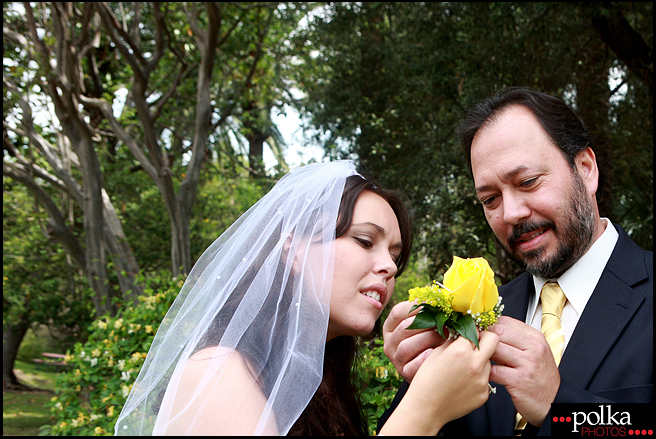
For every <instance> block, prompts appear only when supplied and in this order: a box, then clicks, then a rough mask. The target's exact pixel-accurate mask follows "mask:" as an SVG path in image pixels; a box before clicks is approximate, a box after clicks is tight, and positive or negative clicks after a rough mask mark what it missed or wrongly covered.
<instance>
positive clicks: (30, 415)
mask: <svg viewBox="0 0 656 439" xmlns="http://www.w3.org/2000/svg"><path fill="white" fill-rule="evenodd" d="M14 373H15V374H16V376H17V377H18V380H19V381H20V382H21V384H25V385H27V386H30V387H32V388H37V389H42V390H43V391H42V392H2V435H3V436H38V434H39V433H40V430H39V427H41V426H42V425H48V424H50V411H49V409H48V408H47V407H45V403H46V402H47V401H48V400H50V398H52V396H53V395H52V393H51V392H52V390H53V389H54V388H55V381H56V380H57V375H58V374H57V373H56V372H52V371H47V370H41V369H39V368H37V367H36V366H35V365H34V364H29V363H24V362H21V361H16V364H15V365H14Z"/></svg>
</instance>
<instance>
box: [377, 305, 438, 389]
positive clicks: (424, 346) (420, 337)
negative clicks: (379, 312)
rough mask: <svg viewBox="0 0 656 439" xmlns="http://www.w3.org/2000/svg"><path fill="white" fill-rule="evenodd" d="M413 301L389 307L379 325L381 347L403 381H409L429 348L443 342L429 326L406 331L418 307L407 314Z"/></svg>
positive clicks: (429, 350)
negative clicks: (381, 325)
mask: <svg viewBox="0 0 656 439" xmlns="http://www.w3.org/2000/svg"><path fill="white" fill-rule="evenodd" d="M413 305H414V303H411V302H401V303H399V304H397V305H396V306H394V308H392V311H391V312H390V314H389V316H388V317H387V320H385V323H384V324H383V339H384V341H385V344H384V347H383V350H384V352H385V355H387V358H389V359H390V360H391V361H392V364H393V365H394V367H395V368H396V370H397V371H398V372H399V375H401V376H402V377H403V378H404V379H405V380H406V381H408V382H411V381H412V379H413V378H414V376H415V374H416V373H417V370H419V366H421V364H422V363H423V362H424V360H425V359H426V357H428V355H430V353H431V352H432V350H433V348H436V347H437V346H439V345H441V344H442V343H444V341H445V340H444V338H443V337H441V336H440V335H439V334H438V333H437V332H436V331H435V330H434V329H433V328H430V329H412V330H407V329H405V328H407V327H408V326H410V324H411V323H412V321H413V320H414V318H415V315H416V314H417V313H418V312H419V310H418V309H417V310H415V311H413V312H412V313H410V308H412V306H413Z"/></svg>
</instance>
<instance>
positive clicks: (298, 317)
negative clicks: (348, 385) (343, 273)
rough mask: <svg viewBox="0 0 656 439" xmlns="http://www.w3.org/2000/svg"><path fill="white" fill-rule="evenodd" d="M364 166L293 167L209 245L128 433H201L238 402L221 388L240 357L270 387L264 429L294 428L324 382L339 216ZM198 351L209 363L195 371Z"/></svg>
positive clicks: (124, 417) (134, 404)
mask: <svg viewBox="0 0 656 439" xmlns="http://www.w3.org/2000/svg"><path fill="white" fill-rule="evenodd" d="M354 174H356V172H355V168H354V165H353V163H352V162H351V161H336V162H331V163H326V164H313V165H308V166H304V167H302V168H298V169H296V170H294V171H292V172H290V173H289V174H287V175H285V176H284V177H283V178H282V179H281V180H280V181H279V182H278V183H277V184H276V185H275V186H274V188H273V189H272V190H271V191H270V192H269V193H268V194H267V195H265V196H264V197H263V198H262V199H261V200H260V201H258V202H257V203H256V204H255V205H254V206H253V207H252V208H251V209H249V210H248V211H247V212H246V213H245V214H244V215H242V216H241V217H240V218H239V219H238V220H237V221H236V222H235V223H234V224H233V225H232V226H231V227H230V228H229V229H228V230H227V231H226V232H225V233H223V234H222V235H221V236H220V237H219V238H218V239H217V240H216V241H215V242H214V243H213V244H212V245H211V246H210V247H209V248H208V249H207V250H206V251H205V252H204V253H203V255H202V256H201V257H200V259H199V260H198V262H197V263H196V265H195V266H194V268H193V269H192V271H191V273H190V274H189V277H188V278H187V280H186V282H185V284H184V286H183V287H182V290H181V291H180V294H179V295H178V297H177V298H176V300H175V302H174V303H173V305H172V306H171V308H170V309H169V311H168V312H167V314H166V316H165V317H164V320H163V321H162V323H161V326H160V328H159V330H158V331H157V335H156V336H155V339H154V341H153V344H152V346H151V348H150V351H149V352H148V356H147V358H146V361H145V363H144V365H143V368H142V370H141V372H140V373H139V376H138V377H137V380H136V382H135V383H134V385H133V387H132V391H131V392H130V395H129V396H128V399H127V401H126V403H125V406H124V407H123V410H122V412H121V414H120V416H119V418H118V421H117V423H116V427H115V433H116V434H117V435H131V436H134V435H150V434H164V433H171V432H172V431H173V432H175V434H193V433H194V431H197V430H195V427H196V426H197V425H198V424H199V423H203V422H205V423H207V421H208V417H210V418H211V417H212V416H213V414H214V415H216V414H219V413H222V412H221V411H222V409H223V410H225V407H229V406H230V405H231V404H238V403H239V401H240V398H242V397H243V392H241V393H240V391H238V390H236V389H226V388H225V387H226V386H225V385H223V386H221V388H218V387H216V388H215V387H214V386H215V385H216V382H217V376H216V375H217V374H220V373H224V371H225V368H224V367H223V368H222V365H224V364H225V363H224V362H225V361H227V360H228V359H229V358H230V357H231V356H232V355H238V356H240V358H243V359H245V363H246V364H247V365H248V369H249V370H250V373H251V375H252V377H253V379H254V381H255V382H256V383H257V385H258V392H261V396H262V400H263V404H262V406H261V408H259V409H257V412H258V413H259V422H258V423H257V426H256V427H255V430H254V434H263V433H265V434H266V433H270V432H271V429H270V428H271V427H272V426H273V427H274V428H275V430H274V431H275V432H277V433H279V434H283V435H284V434H286V433H287V432H288V431H289V429H290V427H291V426H292V425H293V424H294V422H295V421H296V419H297V418H298V417H299V416H300V414H301V413H302V411H303V410H304V409H305V407H306V405H307V404H308V402H309V401H310V399H311V398H312V395H314V393H315V391H316V390H317V388H318V386H319V383H320V382H321V378H322V370H323V356H324V347H325V343H326V333H327V327H328V316H329V304H330V288H331V282H332V270H333V259H334V254H333V253H334V251H333V249H334V247H333V246H334V244H333V243H334V239H335V225H336V222H337V214H338V209H339V205H340V201H341V197H342V192H343V189H344V184H345V181H346V178H347V177H349V176H350V175H354ZM199 351H200V353H199ZM235 353H238V354H235ZM192 356H194V357H193V358H192V360H191V361H194V359H195V358H202V360H203V361H204V363H203V364H206V365H208V367H206V368H204V369H203V370H204V372H202V373H199V374H198V375H199V376H196V377H195V378H194V379H193V380H191V381H190V380H188V379H187V380H184V379H183V378H181V377H182V376H183V375H184V374H183V373H182V371H183V370H184V369H185V366H186V365H187V364H189V361H190V360H189V359H190V357H192ZM190 383H191V384H190ZM181 394H184V395H185V397H184V398H181V397H180V395H181ZM176 395H178V398H176ZM174 401H175V403H174ZM181 401H182V402H181ZM217 402H218V403H217ZM181 404H182V405H181ZM222 404H225V406H221V405H222ZM232 422H235V423H238V422H240V420H239V419H238V418H237V417H235V418H234V419H233V421H232ZM174 426H175V429H173V430H172V429H171V428H172V427H174ZM229 427H231V426H230V425H226V424H225V423H224V424H223V425H217V426H216V432H215V434H221V433H222V431H223V430H224V429H227V428H229ZM167 428H168V429H169V430H168V431H167ZM225 431H227V430H225ZM224 434H225V433H224Z"/></svg>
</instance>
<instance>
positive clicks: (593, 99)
mask: <svg viewBox="0 0 656 439" xmlns="http://www.w3.org/2000/svg"><path fill="white" fill-rule="evenodd" d="M589 32H590V34H591V36H592V38H591V40H590V42H589V43H588V44H587V45H586V46H585V48H584V50H583V53H582V54H581V56H582V61H583V62H582V63H579V64H578V65H577V68H576V105H577V108H576V110H577V114H578V115H579V116H580V117H581V119H583V121H584V123H585V124H586V126H587V127H588V130H589V131H590V134H591V135H592V138H593V149H594V151H595V154H596V156H597V164H598V166H599V171H600V177H599V188H598V189H597V203H598V205H599V213H600V215H601V216H604V217H607V218H609V219H611V221H616V218H614V217H613V210H612V206H613V187H612V182H613V166H612V151H611V145H610V140H609V135H608V124H609V121H608V111H609V102H608V97H609V96H610V87H609V85H608V70H609V67H610V66H609V65H608V55H607V49H606V47H605V45H604V44H603V42H602V41H601V40H600V39H599V37H598V36H597V35H595V33H594V32H593V31H592V29H590V30H589Z"/></svg>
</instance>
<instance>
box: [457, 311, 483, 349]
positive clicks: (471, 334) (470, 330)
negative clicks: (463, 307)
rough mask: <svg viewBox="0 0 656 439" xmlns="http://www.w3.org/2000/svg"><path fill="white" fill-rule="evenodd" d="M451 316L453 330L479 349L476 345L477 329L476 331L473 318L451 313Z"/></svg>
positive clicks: (467, 315)
mask: <svg viewBox="0 0 656 439" xmlns="http://www.w3.org/2000/svg"><path fill="white" fill-rule="evenodd" d="M457 314H459V315H457ZM453 315H454V316H455V317H454V318H453V320H452V322H453V329H455V331H456V332H457V333H458V334H460V335H461V336H463V337H465V338H466V339H467V340H469V341H471V342H472V343H474V344H475V345H476V347H477V348H479V349H480V348H481V347H480V346H479V345H478V329H476V324H475V323H474V319H473V317H472V316H470V315H469V314H460V313H453Z"/></svg>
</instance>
